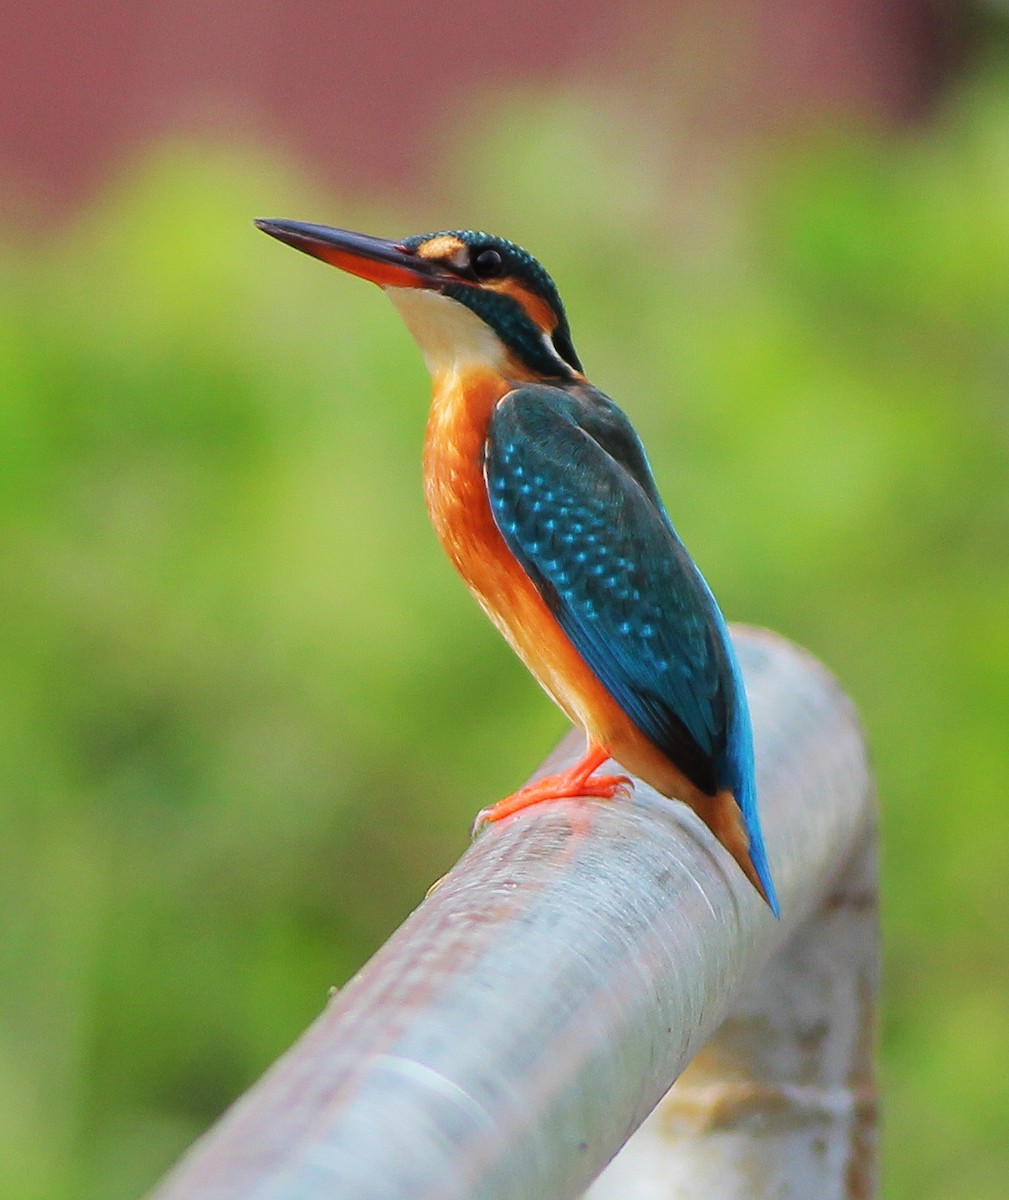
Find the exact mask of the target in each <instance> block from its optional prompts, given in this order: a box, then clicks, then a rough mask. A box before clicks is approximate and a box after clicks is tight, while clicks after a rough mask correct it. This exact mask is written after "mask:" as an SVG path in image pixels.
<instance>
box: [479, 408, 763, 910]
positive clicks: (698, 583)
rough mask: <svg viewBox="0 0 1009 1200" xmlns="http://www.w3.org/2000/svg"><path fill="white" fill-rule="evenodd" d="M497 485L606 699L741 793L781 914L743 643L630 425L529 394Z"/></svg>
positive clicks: (500, 458) (505, 441) (506, 425)
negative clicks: (766, 841) (740, 661)
mask: <svg viewBox="0 0 1009 1200" xmlns="http://www.w3.org/2000/svg"><path fill="white" fill-rule="evenodd" d="M485 472H486V479H487V487H488V492H489V496H490V502H491V509H492V511H493V513H494V518H495V521H496V523H497V525H498V528H499V529H500V531H501V534H502V536H503V537H504V539H505V542H506V543H507V545H508V548H509V549H510V550H511V552H512V553H513V554H514V555H515V557H516V558H517V559H518V561H519V562H520V564H521V565H522V567H523V568H524V569H525V570H526V572H527V573H528V574H529V576H530V578H531V579H532V580H533V582H534V583H535V585H536V587H537V589H538V590H539V592H540V594H541V595H542V596H543V598H544V600H545V601H546V603H547V605H548V607H549V608H550V610H551V612H552V613H553V615H554V617H555V618H556V620H557V621H558V623H559V624H560V626H561V628H562V629H563V630H564V632H565V634H566V635H567V636H568V637H569V638H570V640H571V641H572V643H573V644H574V646H575V648H576V649H577V650H578V652H579V654H580V655H581V656H582V658H583V659H584V660H585V662H586V663H587V664H588V666H589V667H590V669H591V670H592V671H593V673H594V674H595V675H596V676H597V678H598V679H599V680H600V682H601V683H602V684H603V686H604V687H605V688H606V690H607V691H608V692H609V693H610V695H611V696H612V697H613V698H614V699H615V700H616V702H617V703H618V704H619V706H620V707H621V708H622V709H623V711H624V712H625V713H626V714H627V716H628V717H629V719H630V720H631V721H632V722H633V724H634V725H635V726H636V727H637V729H638V730H639V731H640V732H641V733H642V734H644V735H645V737H647V738H648V740H649V741H650V742H652V743H653V744H654V745H655V746H656V747H658V749H659V750H661V751H662V752H663V753H664V754H665V755H666V757H667V758H668V759H669V760H670V761H671V762H672V763H674V765H675V766H676V767H677V768H678V769H679V770H680V771H682V773H683V774H684V775H685V776H686V777H687V779H689V780H690V782H691V783H693V784H694V785H695V786H696V787H697V788H698V789H699V790H700V791H702V792H704V793H705V794H707V795H712V796H713V795H714V794H715V793H716V792H718V791H720V790H723V789H727V790H729V791H731V793H732V795H733V796H734V798H735V800H736V803H737V804H738V805H739V807H740V810H741V812H742V816H743V821H744V824H745V826H746V831H747V834H748V836H749V839H750V855H751V857H752V860H753V864H754V867H755V869H756V871H757V874H758V875H759V877H760V879H761V882H762V883H763V885H764V888H765V890H766V892H767V895H768V899H769V902H770V904H771V907H772V909H774V911H775V912H777V901H776V899H775V895H774V888H773V885H772V883H771V878H770V871H769V868H768V864H767V858H766V854H765V851H764V845H763V839H762V837H761V831H760V823H759V820H758V817H757V809H756V787H755V779H754V762H753V739H752V734H751V730H750V722H749V713H748V708H747V703H746V698H745V693H744V691H743V684H742V678H741V675H740V672H739V667H738V665H737V663H736V659H735V655H734V652H733V649H732V643H731V640H730V638H729V634H728V631H727V629H726V626H725V621H724V619H723V617H722V614H721V612H720V611H719V608H718V605H717V604H716V603H715V600H714V597H713V596H712V594H711V591H710V589H709V588H708V586H707V584H706V583H705V581H704V579H703V577H702V576H701V573H700V572H699V571H698V569H697V567H696V566H695V564H694V562H693V560H692V559H691V557H690V555H689V554H688V553H687V551H686V549H685V547H684V546H683V543H682V542H681V541H680V540H679V538H678V537H677V535H676V532H675V531H674V529H673V526H672V523H671V522H670V520H669V517H668V515H667V513H666V511H665V508H664V507H663V505H662V501H661V499H660V498H659V495H658V492H657V490H656V487H655V483H654V480H653V478H652V474H651V470H650V468H649V466H648V462H647V459H646V457H645V453H644V450H643V449H642V446H641V443H640V441H639V440H638V437H637V435H636V434H635V432H634V430H633V428H632V427H631V425H630V423H629V421H628V420H627V418H626V417H625V416H624V414H623V413H622V412H621V411H620V409H619V408H617V406H616V405H615V404H614V403H613V402H612V401H611V400H610V399H609V398H608V397H606V396H605V395H603V393H602V392H599V391H598V390H596V389H595V388H592V387H590V386H588V385H582V384H569V385H566V386H562V387H555V386H550V385H530V386H527V387H521V388H518V389H516V390H515V391H512V392H511V393H509V395H507V396H506V397H505V398H504V399H503V400H502V401H501V402H500V403H499V404H498V406H497V408H496V409H495V412H494V415H493V417H492V419H491V423H490V428H489V432H488V438H487V445H486V459H485Z"/></svg>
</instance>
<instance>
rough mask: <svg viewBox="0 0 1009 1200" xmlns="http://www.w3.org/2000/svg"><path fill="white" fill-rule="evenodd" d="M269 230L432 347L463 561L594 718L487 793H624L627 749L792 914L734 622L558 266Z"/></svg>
mask: <svg viewBox="0 0 1009 1200" xmlns="http://www.w3.org/2000/svg"><path fill="white" fill-rule="evenodd" d="M256 224H257V225H258V227H259V228H260V229H262V230H263V232H264V233H268V234H270V235H271V236H272V237H275V238H278V239H279V240H280V241H282V242H286V243H287V245H289V246H293V247H294V248H295V249H297V250H301V251H303V252H304V253H306V254H310V255H312V256H313V257H315V258H318V259H321V260H322V261H323V262H327V263H331V264H332V265H333V266H336V267H340V268H341V269H342V270H344V271H348V272H350V273H351V274H352V275H358V276H360V277H361V278H363V279H368V280H371V282H373V283H377V284H378V285H379V286H380V287H381V288H383V289H384V290H385V292H386V293H387V294H388V296H389V298H390V299H391V300H392V302H393V304H395V306H396V307H397V308H398V309H399V311H400V314H401V315H402V317H403V319H404V320H405V321H406V324H407V326H408V327H409V329H410V332H411V333H412V334H413V336H414V338H415V339H416V341H417V343H418V345H419V347H420V350H421V353H422V354H423V356H424V359H425V362H426V364H427V367H428V370H429V371H430V373H431V379H432V384H433V398H432V403H431V411H430V415H429V418H428V424H427V434H426V438H425V445H424V489H425V496H426V500H427V505H428V510H429V511H430V514H431V519H432V521H433V523H434V527H435V530H436V531H437V534H438V537H439V539H440V540H441V542H442V545H443V546H444V548H445V550H446V551H447V553H448V556H449V558H450V559H451V560H452V562H453V564H454V565H455V567H456V569H457V570H458V572H459V574H460V575H461V576H462V578H463V580H464V581H465V582H466V584H467V585H468V587H469V589H470V591H471V592H472V593H473V595H474V596H475V597H476V600H477V602H478V603H479V604H480V606H481V607H482V608H483V610H484V612H486V613H487V615H488V616H489V617H490V619H491V621H493V622H494V624H495V625H496V626H497V627H498V629H499V630H500V631H501V633H502V634H504V636H505V638H506V639H507V640H508V642H509V643H510V644H511V646H512V648H513V649H514V650H515V652H516V653H517V654H518V656H519V658H521V659H522V661H523V662H524V663H525V665H526V666H527V667H528V668H529V670H530V671H531V672H532V674H533V675H534V676H535V678H536V679H537V680H538V681H539V683H540V684H541V685H542V687H543V688H544V690H545V691H546V692H547V694H548V695H549V696H550V697H551V698H552V699H553V700H554V702H555V703H556V704H557V705H558V707H559V708H560V709H561V710H562V711H563V712H564V713H565V714H566V715H567V716H568V718H569V719H570V720H571V721H572V722H573V723H574V724H576V725H578V726H580V727H581V728H582V730H583V731H584V732H585V735H586V740H587V749H586V753H585V755H584V756H583V758H582V759H581V760H580V761H579V762H578V763H577V764H576V765H575V766H573V767H571V768H569V769H568V770H565V771H562V772H561V773H559V774H556V775H551V776H548V777H547V778H544V779H539V780H537V781H535V782H534V783H532V784H529V785H527V786H526V787H524V788H522V789H521V790H520V791H518V792H516V793H515V794H514V795H512V796H509V797H507V798H506V799H504V800H501V801H500V802H498V803H497V804H494V805H492V806H490V807H489V808H486V809H484V810H483V812H481V813H480V814H479V816H478V818H477V823H476V824H477V827H478V828H479V827H480V826H483V825H485V824H487V823H488V822H491V821H496V820H499V819H500V818H502V817H505V816H507V815H509V814H510V813H513V812H516V811H517V810H519V809H522V808H525V807H527V806H528V805H530V804H537V803H539V802H541V801H543V800H554V799H560V798H562V797H576V796H600V797H606V798H610V797H612V796H614V795H615V794H616V793H617V792H618V791H620V790H621V789H623V788H626V787H629V786H630V783H631V781H630V780H629V779H628V778H627V776H624V775H609V774H607V775H597V774H596V773H595V772H596V771H597V769H598V768H599V767H601V766H602V765H603V763H605V762H606V761H607V760H608V759H610V758H611V757H612V758H613V759H614V760H616V762H617V763H619V764H620V765H622V766H623V767H624V768H625V769H626V770H627V771H630V772H632V773H633V774H634V775H636V776H638V778H640V779H642V780H644V781H645V782H646V783H649V784H651V786H652V787H653V788H655V790H656V791H658V792H660V793H661V794H662V795H663V796H666V797H670V798H675V799H678V800H682V801H684V802H685V803H686V804H688V805H689V806H690V807H691V808H692V809H693V810H694V812H696V813H697V814H698V816H699V817H700V818H701V820H702V821H704V822H705V824H706V825H707V826H708V827H709V828H710V829H711V831H712V832H713V833H714V835H715V837H716V838H717V839H718V840H719V841H720V842H721V843H722V845H723V846H724V847H725V848H726V849H727V850H728V852H729V853H730V854H731V855H732V857H733V858H734V859H735V860H736V862H737V863H738V864H739V866H740V867H741V868H742V870H743V872H744V873H745V875H746V877H747V878H748V879H749V880H750V882H751V883H752V884H753V886H754V887H755V888H756V890H757V891H758V892H759V893H760V895H761V896H762V897H763V898H764V900H765V901H766V902H767V903H768V905H769V906H770V908H771V910H772V911H773V912H774V914H775V915H778V912H779V909H778V901H777V898H776V896H775V891H774V884H773V883H772V881H771V874H770V868H769V866H768V862H767V855H766V853H765V850H764V842H763V837H762V835H761V830H760V821H759V818H758V814H757V797H756V781H755V774H754V762H753V736H752V733H751V728H750V716H749V709H748V706H747V701H746V693H745V691H744V689H743V681H742V676H741V674H740V669H739V664H738V662H737V660H736V655H735V652H734V650H733V646H732V641H731V638H730V636H729V632H728V629H727V628H726V624H725V619H724V618H723V616H722V614H721V611H720V610H719V608H718V605H717V603H716V602H715V599H714V597H713V596H712V594H711V590H710V589H709V588H708V585H707V584H706V583H705V581H704V578H703V577H702V575H701V573H700V571H699V570H698V569H697V567H696V566H695V564H694V562H693V560H692V559H691V557H690V555H689V554H688V553H687V551H686V549H685V548H684V545H683V543H682V542H681V541H680V539H679V537H678V536H677V534H676V531H675V530H674V528H673V525H672V522H671V521H670V519H669V515H668V513H667V512H666V509H665V506H664V505H663V503H662V500H661V498H660V496H659V493H658V490H657V488H656V485H655V480H654V479H653V477H652V472H651V468H650V467H649V464H648V460H647V458H646V456H645V451H644V449H643V447H642V445H641V442H640V440H639V439H638V436H637V434H636V433H635V432H634V429H633V427H632V426H631V424H630V422H629V421H628V419H627V417H626V416H624V414H623V412H622V411H621V410H620V409H619V408H618V407H617V406H616V404H614V402H613V401H612V400H611V399H610V398H609V397H608V396H606V395H604V393H603V392H601V391H600V390H599V389H598V388H596V387H594V386H593V385H592V384H591V383H589V381H588V379H587V378H586V377H585V375H584V373H583V371H582V364H581V361H580V360H579V357H578V355H577V353H576V352H575V348H574V344H573V342H572V340H571V330H570V328H569V326H568V320H567V317H566V315H565V312H564V306H563V304H562V303H561V299H560V296H559V295H558V293H557V288H556V287H555V285H554V282H553V280H552V279H551V278H550V276H549V275H548V274H547V272H546V271H545V270H544V269H543V267H542V266H540V264H539V263H538V262H537V261H536V259H535V258H533V257H532V255H531V254H529V253H528V252H527V251H525V250H523V249H522V248H521V247H520V246H517V245H515V243H514V242H509V241H505V240H504V239H503V238H499V237H493V236H491V235H490V234H486V233H477V232H474V231H472V230H452V231H449V232H443V233H433V234H422V235H420V236H417V237H409V238H405V239H404V240H403V241H399V242H396V241H386V240H384V239H381V238H375V237H370V236H367V235H365V234H360V233H352V232H350V231H348V230H345V229H332V228H330V227H328V226H325V225H310V224H305V223H303V222H300V221H272V220H271V221H257V222H256Z"/></svg>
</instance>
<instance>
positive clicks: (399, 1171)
mask: <svg viewBox="0 0 1009 1200" xmlns="http://www.w3.org/2000/svg"><path fill="white" fill-rule="evenodd" d="M734 635H735V637H736V640H737V645H738V648H739V652H740V658H741V661H742V665H743V671H744V675H745V677H746V683H747V690H748V692H749V694H750V699H751V705H752V709H753V719H754V730H755V737H756V743H757V770H758V781H759V787H760V794H761V810H762V814H763V820H764V827H765V834H766V837H767V842H768V848H769V852H770V858H771V863H772V866H773V868H774V871H775V879H776V883H777V886H778V892H779V896H780V898H781V902H782V909H783V914H784V916H783V920H782V921H781V922H780V923H778V922H776V921H775V920H774V919H773V917H772V916H771V914H770V913H769V911H768V910H767V908H766V906H765V905H764V904H763V903H762V901H761V900H760V899H759V898H758V897H757V895H756V894H755V893H754V892H753V890H752V888H751V887H750V886H749V884H748V883H747V882H746V880H745V879H744V878H743V876H742V874H741V873H740V872H739V870H738V869H737V868H736V867H735V865H734V864H733V862H732V861H731V859H729V858H728V856H727V855H726V854H725V853H724V852H723V851H722V850H721V848H720V847H718V846H717V844H716V843H715V842H714V841H713V839H712V838H711V836H710V835H709V834H708V832H707V830H706V829H704V827H703V826H702V825H701V824H700V822H699V821H697V820H696V819H695V818H694V817H693V815H692V814H691V813H690V812H689V811H688V810H687V809H686V808H685V807H684V806H683V805H680V804H673V803H670V802H669V801H666V800H664V799H662V798H661V797H658V796H656V795H655V794H654V793H651V792H650V791H649V790H648V789H647V788H643V787H640V786H639V787H638V788H637V789H636V790H635V795H634V798H633V800H631V801H614V802H588V801H586V802H581V801H568V802H559V803H554V804H550V805H542V806H540V807H539V808H537V809H533V810H529V811H527V812H525V813H522V814H519V815H518V816H516V817H512V818H509V819H508V820H506V821H503V822H501V823H500V824H498V825H497V826H495V827H493V828H492V829H490V830H489V831H488V832H487V833H486V834H484V835H483V836H482V837H481V838H480V839H479V840H478V841H477V843H476V844H475V845H474V846H472V847H471V848H470V849H469V850H468V851H467V853H466V854H465V855H464V856H463V858H462V859H461V860H460V862H459V863H458V864H457V865H456V867H454V868H453V870H452V871H450V872H449V874H448V875H447V876H446V877H445V879H444V880H443V881H442V883H441V885H440V886H439V887H438V888H437V889H435V890H434V891H433V892H432V894H431V895H430V896H429V897H428V898H427V899H426V900H425V901H424V903H423V904H421V906H420V907H419V908H418V909H417V911H416V912H414V913H413V915H412V916H411V917H410V918H409V919H408V920H407V921H406V922H405V924H404V925H403V926H402V927H401V928H400V929H399V930H398V932H397V933H396V934H394V935H393V937H392V938H391V939H390V940H389V942H387V943H386V945H385V946H384V947H383V948H382V949H381V950H380V951H379V952H378V953H377V954H376V955H375V957H374V958H373V959H372V960H371V961H370V962H369V963H368V964H366V966H365V967H364V968H363V969H362V970H361V972H360V973H359V974H358V975H357V976H356V977H355V978H354V979H353V980H352V981H351V982H350V983H349V984H348V985H347V986H346V988H344V989H343V991H342V992H340V993H339V994H338V995H337V996H335V997H334V998H333V1000H332V1001H331V1003H330V1005H329V1007H328V1008H327V1010H326V1011H325V1012H324V1013H323V1014H322V1016H321V1017H320V1018H319V1019H318V1020H317V1021H316V1022H315V1024H314V1025H313V1026H312V1027H311V1028H310V1029H309V1030H308V1032H307V1033H306V1034H305V1035H304V1036H303V1037H302V1038H301V1039H300V1040H299V1041H298V1042H297V1043H296V1044H295V1046H294V1047H293V1048H292V1049H291V1050H289V1051H288V1052H287V1054H286V1055H284V1056H283V1057H282V1058H281V1059H280V1060H279V1062H278V1063H277V1064H276V1065H275V1066H274V1067H273V1068H272V1069H271V1070H270V1071H269V1072H268V1073H267V1074H266V1075H265V1076H264V1078H263V1079H262V1080H261V1081H260V1082H259V1083H258V1084H257V1085H256V1086H255V1087H254V1088H252V1090H251V1091H250V1092H248V1093H247V1094H246V1096H245V1097H243V1098H242V1099H241V1100H240V1101H239V1102H238V1103H237V1104H236V1105H235V1106H234V1107H233V1108H232V1109H231V1110H230V1111H229V1112H228V1113H227V1114H226V1115H225V1117H224V1118H223V1119H222V1121H221V1122H220V1123H219V1124H218V1125H217V1126H216V1127H215V1128H214V1129H213V1130H211V1131H210V1133H208V1134H207V1135H206V1136H205V1137H204V1138H203V1139H201V1140H200V1141H199V1142H197V1144H196V1146H195V1147H194V1148H193V1149H192V1150H191V1151H190V1153H189V1154H188V1155H187V1156H186V1157H185V1158H184V1159H183V1160H182V1162H181V1163H180V1164H179V1166H178V1167H176V1169H175V1170H174V1171H173V1172H172V1173H171V1175H169V1177H168V1178H167V1179H166V1180H165V1182H164V1183H163V1185H162V1187H161V1188H160V1189H159V1190H158V1191H157V1192H156V1197H157V1200H181V1198H182V1197H185V1198H186V1200H211V1198H213V1200H237V1198H238V1197H242V1198H253V1197H254V1198H255V1200H316V1198H318V1200H321V1198H322V1197H353V1198H354V1200H422V1198H428V1200H434V1198H438V1200H462V1198H463V1197H466V1198H467V1200H529V1198H532V1197H536V1198H539V1197H544V1198H546V1197H549V1198H550V1200H566V1198H574V1197H577V1196H578V1195H580V1194H581V1193H582V1192H583V1191H584V1189H585V1188H586V1187H587V1186H588V1184H589V1183H590V1182H591V1180H592V1179H593V1178H594V1177H595V1176H596V1175H597V1174H598V1173H599V1171H600V1170H601V1168H602V1167H603V1166H604V1165H605V1164H606V1163H607V1162H608V1161H609V1159H610V1158H611V1157H612V1156H613V1155H614V1153H615V1152H616V1151H617V1150H618V1149H619V1148H620V1146H621V1145H622V1144H623V1143H624V1142H625V1141H626V1139H627V1138H628V1136H629V1135H630V1134H631V1133H632V1132H633V1131H634V1129H636V1128H637V1126H638V1125H639V1124H640V1123H641V1122H642V1121H643V1120H644V1119H645V1117H646V1116H647V1115H648V1113H649V1112H650V1111H651V1109H652V1108H653V1107H654V1105H655V1104H656V1103H657V1101H658V1100H659V1099H660V1098H661V1097H662V1096H663V1094H664V1093H665V1092H666V1091H667V1089H668V1088H669V1086H670V1084H671V1083H672V1082H673V1080H674V1079H675V1078H676V1077H677V1076H678V1075H679V1073H680V1071H681V1070H682V1069H683V1068H684V1066H685V1065H686V1064H687V1063H688V1062H689V1061H690V1059H691V1058H692V1057H693V1056H694V1055H695V1054H696V1053H697V1051H698V1050H699V1049H700V1048H701V1046H702V1045H703V1044H704V1042H705V1041H706V1040H707V1038H708V1037H709V1036H710V1035H711V1033H712V1032H713V1031H714V1030H715V1029H716V1028H717V1026H718V1025H719V1023H720V1022H721V1021H722V1019H723V1018H724V1017H725V1015H726V1013H727V1012H728V1011H729V1008H730V1006H731V1005H732V1004H733V1002H734V1001H735V1000H736V999H737V998H738V997H739V996H740V995H741V994H742V989H744V988H745V987H746V986H747V985H749V986H751V987H752V986H755V985H754V980H755V979H756V975H757V972H758V970H759V969H760V967H762V966H763V964H764V963H765V962H766V961H767V959H768V957H769V956H770V955H771V954H772V953H773V952H774V951H775V950H776V949H777V948H778V947H780V946H781V945H782V943H783V942H784V940H785V939H786V937H787V936H788V935H789V934H790V933H792V932H794V931H795V930H796V929H797V928H798V927H799V925H800V924H801V923H802V922H803V921H804V920H805V918H806V917H807V916H808V915H809V914H810V912H811V911H812V910H813V909H814V908H815V907H816V906H817V905H818V904H819V903H820V902H821V901H822V900H823V898H824V897H825V896H826V895H827V894H828V892H829V890H830V888H831V885H832V883H833V881H834V879H835V878H836V876H837V873H838V870H839V867H840V866H841V865H842V864H843V863H844V861H845V860H846V859H847V858H848V857H849V855H850V853H851V851H852V847H853V846H854V844H855V842H856V840H857V839H858V837H859V835H860V834H861V833H862V832H863V831H864V830H865V829H866V828H867V827H868V825H869V823H870V821H871V811H872V804H871V787H870V782H869V776H868V770H867V766H866V759H865V750H864V745H863V742H862V738H861V734H860V732H859V729H858V725H857V722H856V720H855V718H854V715H853V712H852V709H851V706H850V704H849V703H848V701H847V700H846V699H845V697H844V695H843V694H842V693H841V691H840V690H839V688H838V687H837V685H836V683H835V682H834V681H833V679H831V677H830V676H829V675H827V674H826V672H825V671H824V670H823V669H822V668H821V667H820V666H819V665H818V664H817V663H816V662H815V661H814V660H812V659H811V658H810V657H809V656H808V655H806V654H804V653H803V652H802V651H800V650H797V649H796V648H795V647H793V646H791V645H790V644H789V643H787V642H784V641H783V640H781V639H779V638H776V637H774V636H772V635H770V634H766V633H764V632H761V631H754V630H745V629H736V630H734ZM579 749H580V742H579V741H577V740H572V739H567V740H566V741H565V743H563V744H562V746H561V747H560V748H559V750H558V752H557V754H556V755H555V756H554V757H553V761H552V762H550V763H549V764H545V768H546V767H547V766H549V767H554V766H556V765H557V763H558V761H570V760H573V759H574V757H575V755H576V754H577V752H578V750H579ZM719 1194H722V1193H721V1191H719Z"/></svg>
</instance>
